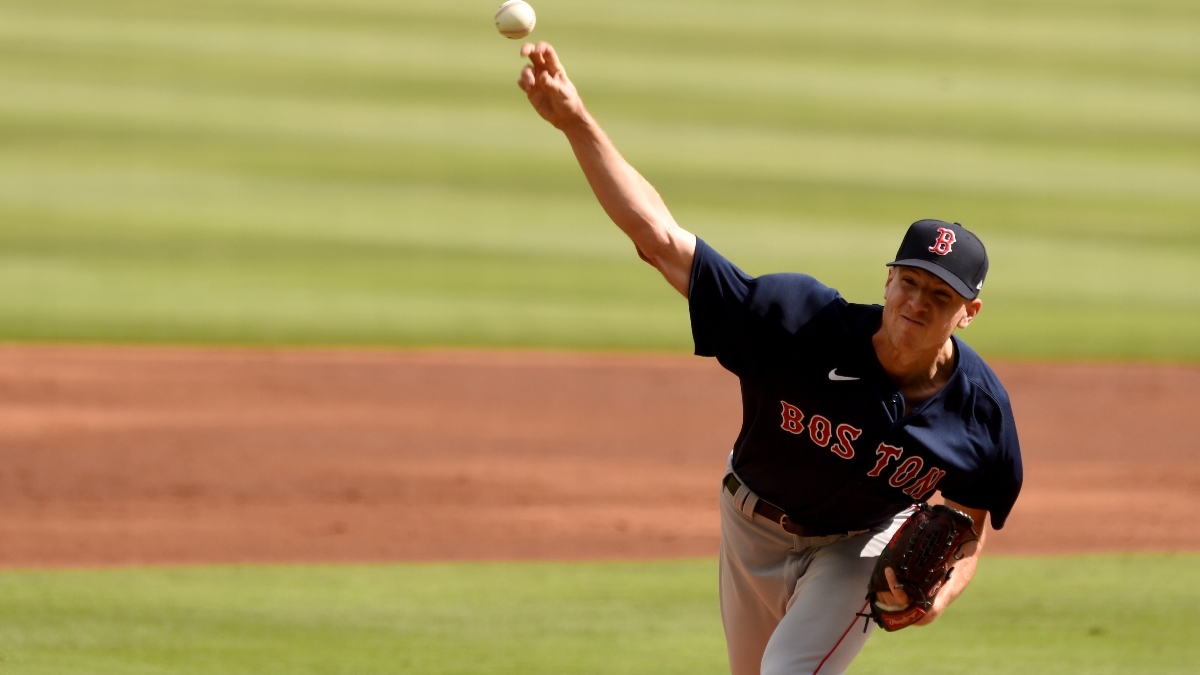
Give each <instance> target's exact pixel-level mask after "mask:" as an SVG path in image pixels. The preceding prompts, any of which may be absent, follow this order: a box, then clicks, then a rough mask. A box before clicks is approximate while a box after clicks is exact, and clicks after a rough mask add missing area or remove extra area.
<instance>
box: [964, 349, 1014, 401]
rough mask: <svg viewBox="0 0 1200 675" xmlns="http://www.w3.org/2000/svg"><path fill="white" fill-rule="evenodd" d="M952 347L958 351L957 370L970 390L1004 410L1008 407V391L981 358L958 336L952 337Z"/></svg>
mask: <svg viewBox="0 0 1200 675" xmlns="http://www.w3.org/2000/svg"><path fill="white" fill-rule="evenodd" d="M954 347H955V349H957V350H958V368H959V370H960V371H961V372H962V374H963V377H965V378H966V380H967V382H968V383H969V385H970V386H971V388H973V389H975V390H977V391H978V392H979V393H980V394H982V395H983V396H984V397H985V400H990V401H992V402H993V403H994V404H996V405H998V406H1002V407H1004V408H1008V407H1010V404H1009V400H1008V391H1007V390H1006V389H1005V388H1004V385H1003V384H1002V383H1001V382H1000V378H999V377H997V376H996V373H995V371H993V370H992V368H991V366H989V365H988V364H987V362H985V361H984V360H983V357H981V356H980V355H979V353H978V352H976V351H975V350H974V349H972V348H971V346H970V345H968V344H967V343H965V342H963V341H962V340H961V339H959V338H958V336H955V337H954Z"/></svg>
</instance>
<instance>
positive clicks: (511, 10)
mask: <svg viewBox="0 0 1200 675" xmlns="http://www.w3.org/2000/svg"><path fill="white" fill-rule="evenodd" d="M536 23H537V15H536V14H534V13H533V8H532V7H530V6H529V3H527V2H524V1H523V0H508V2H506V3H504V4H503V5H500V9H498V10H496V30H498V31H500V34H501V35H503V36H504V37H506V38H509V39H511V40H520V39H521V38H523V37H525V36H526V35H529V34H530V33H532V32H533V25H534V24H536Z"/></svg>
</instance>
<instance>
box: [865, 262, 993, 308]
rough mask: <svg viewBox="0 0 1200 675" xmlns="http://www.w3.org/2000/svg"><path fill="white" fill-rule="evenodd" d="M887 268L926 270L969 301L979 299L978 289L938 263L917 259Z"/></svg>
mask: <svg viewBox="0 0 1200 675" xmlns="http://www.w3.org/2000/svg"><path fill="white" fill-rule="evenodd" d="M887 266H888V267H899V266H903V267H918V268H920V269H923V270H925V271H926V272H929V273H930V274H932V275H934V276H935V277H937V278H939V279H941V280H942V281H944V282H946V283H947V284H949V285H950V288H953V289H954V292H956V293H958V294H959V295H961V296H963V297H964V298H966V299H968V300H974V299H975V298H977V297H979V291H978V290H977V289H974V288H971V287H970V286H968V285H967V284H966V283H965V282H963V280H962V279H959V278H958V277H957V276H955V275H954V273H953V272H951V271H950V270H948V269H946V268H944V267H942V266H941V265H938V264H936V263H931V262H929V261H928V260H919V259H916V258H909V259H908V260H897V261H895V262H890V263H888V264H887Z"/></svg>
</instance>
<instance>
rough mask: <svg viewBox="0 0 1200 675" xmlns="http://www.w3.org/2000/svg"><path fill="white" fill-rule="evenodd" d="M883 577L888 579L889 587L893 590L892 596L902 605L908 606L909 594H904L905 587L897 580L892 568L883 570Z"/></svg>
mask: <svg viewBox="0 0 1200 675" xmlns="http://www.w3.org/2000/svg"><path fill="white" fill-rule="evenodd" d="M883 577H884V578H885V579H887V582H888V587H889V588H891V590H892V595H894V596H896V600H898V601H899V602H900V604H902V605H907V604H908V593H905V592H904V587H903V586H902V585H901V584H900V580H899V579H897V578H896V571H895V570H893V569H892V568H890V567H886V568H884V570H883Z"/></svg>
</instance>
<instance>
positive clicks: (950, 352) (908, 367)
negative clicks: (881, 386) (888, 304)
mask: <svg viewBox="0 0 1200 675" xmlns="http://www.w3.org/2000/svg"><path fill="white" fill-rule="evenodd" d="M871 344H872V345H873V346H874V347H875V356H876V357H877V358H878V359H879V364H880V365H881V366H883V370H884V372H885V373H887V374H888V377H889V378H891V380H892V382H894V383H895V384H896V386H898V387H899V388H900V389H901V391H905V390H909V389H925V388H927V387H930V386H935V387H936V388H937V389H940V388H941V386H942V385H943V384H945V383H946V381H947V380H948V379H949V378H950V373H951V371H952V370H953V367H954V341H953V340H952V339H949V338H947V339H946V342H944V343H943V344H942V345H941V346H940V347H933V348H930V349H927V350H917V351H911V350H904V349H900V348H899V347H897V346H896V345H895V344H893V343H892V341H891V340H889V339H888V335H887V334H886V333H885V332H884V331H883V330H882V329H881V330H879V331H878V332H876V333H875V335H873V336H872V337H871ZM906 395H907V392H906Z"/></svg>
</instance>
